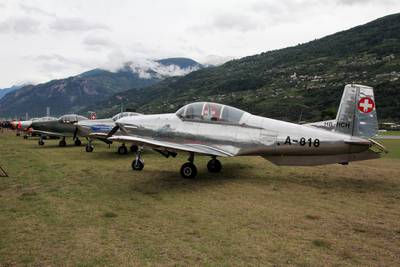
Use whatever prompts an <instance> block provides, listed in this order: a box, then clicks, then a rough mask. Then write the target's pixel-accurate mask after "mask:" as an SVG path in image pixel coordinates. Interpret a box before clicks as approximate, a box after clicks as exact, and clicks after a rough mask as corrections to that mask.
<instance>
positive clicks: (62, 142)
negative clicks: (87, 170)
mask: <svg viewBox="0 0 400 267" xmlns="http://www.w3.org/2000/svg"><path fill="white" fill-rule="evenodd" d="M58 145H59V146H61V147H63V146H66V145H67V142H65V140H60V142H59V143H58Z"/></svg>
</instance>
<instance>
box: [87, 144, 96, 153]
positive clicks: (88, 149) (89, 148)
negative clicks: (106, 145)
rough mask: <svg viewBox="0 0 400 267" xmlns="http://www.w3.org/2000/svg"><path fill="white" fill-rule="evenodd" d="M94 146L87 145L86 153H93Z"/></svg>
mask: <svg viewBox="0 0 400 267" xmlns="http://www.w3.org/2000/svg"><path fill="white" fill-rule="evenodd" d="M93 149H94V146H93V145H89V144H87V145H86V147H85V150H86V152H93Z"/></svg>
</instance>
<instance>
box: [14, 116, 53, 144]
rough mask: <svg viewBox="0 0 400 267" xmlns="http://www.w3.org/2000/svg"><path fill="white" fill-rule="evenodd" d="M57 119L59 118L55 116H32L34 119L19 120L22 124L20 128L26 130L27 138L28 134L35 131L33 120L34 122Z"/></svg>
mask: <svg viewBox="0 0 400 267" xmlns="http://www.w3.org/2000/svg"><path fill="white" fill-rule="evenodd" d="M56 119H57V118H55V117H42V118H32V119H30V120H26V121H20V122H19V125H20V129H19V130H20V131H23V132H24V139H27V138H28V134H29V133H33V132H32V122H34V121H50V120H56ZM33 134H34V133H33Z"/></svg>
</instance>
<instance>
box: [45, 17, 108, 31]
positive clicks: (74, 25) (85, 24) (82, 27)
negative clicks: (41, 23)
mask: <svg viewBox="0 0 400 267" xmlns="http://www.w3.org/2000/svg"><path fill="white" fill-rule="evenodd" d="M49 27H50V29H52V30H55V31H64V32H65V31H71V32H85V31H92V30H109V28H108V27H107V26H106V25H104V24H100V23H93V22H89V21H86V20H84V19H81V18H56V19H55V20H54V21H53V22H52V23H50V25H49Z"/></svg>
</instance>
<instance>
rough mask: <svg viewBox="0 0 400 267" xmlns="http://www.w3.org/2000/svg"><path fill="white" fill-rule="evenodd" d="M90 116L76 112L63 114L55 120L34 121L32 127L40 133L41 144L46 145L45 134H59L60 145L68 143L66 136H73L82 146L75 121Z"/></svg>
mask: <svg viewBox="0 0 400 267" xmlns="http://www.w3.org/2000/svg"><path fill="white" fill-rule="evenodd" d="M87 119H88V118H86V117H83V116H80V115H76V114H68V115H63V116H61V117H60V118H58V119H57V118H55V119H53V120H46V121H44V120H39V121H32V124H31V127H32V129H33V131H34V132H36V133H38V134H40V139H39V142H38V143H39V145H40V146H42V145H44V140H43V137H44V136H57V137H60V138H61V140H60V142H59V144H58V145H59V146H61V147H63V146H66V145H67V142H66V141H65V137H73V139H74V141H75V145H76V146H80V145H81V144H82V142H81V140H79V138H78V136H77V130H78V129H77V127H76V126H75V123H76V122H78V121H81V120H87Z"/></svg>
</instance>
